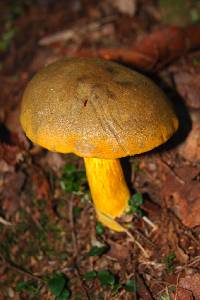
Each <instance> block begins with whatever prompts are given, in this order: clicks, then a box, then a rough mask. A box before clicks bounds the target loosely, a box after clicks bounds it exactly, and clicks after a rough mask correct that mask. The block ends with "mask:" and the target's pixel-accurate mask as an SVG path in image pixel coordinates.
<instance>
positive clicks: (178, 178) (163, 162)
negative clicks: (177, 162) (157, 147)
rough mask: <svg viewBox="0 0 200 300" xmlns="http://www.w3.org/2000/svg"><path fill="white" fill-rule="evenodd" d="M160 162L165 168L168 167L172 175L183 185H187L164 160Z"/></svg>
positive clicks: (161, 159)
mask: <svg viewBox="0 0 200 300" xmlns="http://www.w3.org/2000/svg"><path fill="white" fill-rule="evenodd" d="M160 161H161V163H162V164H163V165H164V166H165V167H167V169H168V170H169V171H170V173H172V174H173V175H174V177H176V179H177V180H178V181H179V182H180V183H181V184H185V181H184V180H183V179H182V178H181V177H180V176H178V174H177V173H176V172H175V171H174V169H172V167H171V166H170V165H169V164H168V163H167V162H166V161H165V160H164V159H163V158H160Z"/></svg>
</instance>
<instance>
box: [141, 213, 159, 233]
mask: <svg viewBox="0 0 200 300" xmlns="http://www.w3.org/2000/svg"><path fill="white" fill-rule="evenodd" d="M142 219H143V220H144V222H146V223H147V224H148V225H149V226H151V227H152V228H153V230H152V231H156V230H157V229H158V226H157V225H156V224H154V223H153V222H152V221H151V220H150V219H149V218H148V217H147V216H143V217H142Z"/></svg>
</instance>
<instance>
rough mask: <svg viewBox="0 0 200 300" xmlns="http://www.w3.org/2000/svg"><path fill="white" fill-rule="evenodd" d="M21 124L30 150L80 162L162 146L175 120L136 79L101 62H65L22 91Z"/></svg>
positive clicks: (162, 99) (161, 98) (163, 101)
mask: <svg viewBox="0 0 200 300" xmlns="http://www.w3.org/2000/svg"><path fill="white" fill-rule="evenodd" d="M21 124H22V127H23V128H24V131H25V132H26V135H27V136H28V137H29V138H30V139H31V140H32V141H33V142H34V143H36V144H39V145H41V146H43V147H45V148H47V149H49V150H51V151H56V152H61V153H70V152H71V153H75V154H77V155H79V156H81V157H96V158H105V159H114V158H119V157H124V156H128V155H134V154H139V153H142V152H146V151H148V150H151V149H153V148H155V147H156V146H158V145H160V144H162V143H164V142H165V141H166V140H168V138H169V137H170V136H171V135H172V134H173V133H174V132H175V131H176V129H177V127H178V121H177V118H176V116H175V114H174V112H173V109H172V107H171V105H170V103H169V101H168V99H167V98H166V96H165V95H164V93H163V92H162V91H161V90H160V89H159V88H158V87H157V86H156V85H155V84H154V83H153V82H152V81H151V80H149V79H148V78H146V77H145V76H143V75H142V74H140V73H138V72H135V71H132V70H129V69H128V68H126V67H124V66H121V65H119V64H117V63H114V62H110V61H106V60H101V59H85V58H84V59H82V58H67V59H63V60H61V61H58V62H55V63H53V64H51V65H48V66H47V67H45V68H44V69H42V70H41V71H40V72H38V73H37V74H36V75H35V76H34V77H33V79H32V80H31V81H30V82H29V84H28V85H27V88H26V90H25V92H24V96H23V100H22V108H21Z"/></svg>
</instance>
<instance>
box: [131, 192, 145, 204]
mask: <svg viewBox="0 0 200 300" xmlns="http://www.w3.org/2000/svg"><path fill="white" fill-rule="evenodd" d="M132 199H133V204H135V205H138V206H140V205H142V204H143V203H144V200H143V197H142V194H141V193H136V194H134V195H133V197H132Z"/></svg>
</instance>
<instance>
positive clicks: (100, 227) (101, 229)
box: [96, 221, 105, 235]
mask: <svg viewBox="0 0 200 300" xmlns="http://www.w3.org/2000/svg"><path fill="white" fill-rule="evenodd" d="M104 232H105V227H104V226H103V224H102V223H101V222H99V221H97V222H96V234H98V235H102V234H104Z"/></svg>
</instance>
